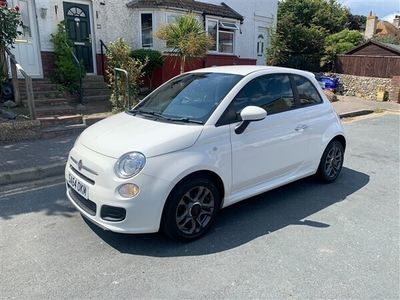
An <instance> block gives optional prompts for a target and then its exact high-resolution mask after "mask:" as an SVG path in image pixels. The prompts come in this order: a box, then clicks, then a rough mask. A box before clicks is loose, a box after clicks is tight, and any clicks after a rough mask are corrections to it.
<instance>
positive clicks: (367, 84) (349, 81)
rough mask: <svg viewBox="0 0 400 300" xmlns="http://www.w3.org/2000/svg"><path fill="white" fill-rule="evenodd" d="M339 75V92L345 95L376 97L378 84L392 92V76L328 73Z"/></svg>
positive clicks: (365, 97)
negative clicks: (379, 76)
mask: <svg viewBox="0 0 400 300" xmlns="http://www.w3.org/2000/svg"><path fill="white" fill-rule="evenodd" d="M326 75H327V76H332V75H335V76H336V77H339V89H338V92H339V93H340V94H342V95H345V96H356V97H359V98H364V99H371V100H375V99H376V97H377V96H376V94H377V90H378V86H384V87H385V91H387V92H388V93H389V94H390V92H391V89H392V88H391V78H378V77H364V76H355V75H347V74H337V73H336V74H332V73H330V74H326Z"/></svg>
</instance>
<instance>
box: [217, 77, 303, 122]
mask: <svg viewBox="0 0 400 300" xmlns="http://www.w3.org/2000/svg"><path fill="white" fill-rule="evenodd" d="M249 105H253V106H259V107H261V108H263V109H265V110H266V111H267V113H268V115H273V114H276V113H281V112H284V111H288V110H291V109H294V108H295V106H296V105H295V101H294V95H293V91H292V87H291V84H290V78H289V76H288V75H284V74H276V75H265V76H261V77H258V78H255V79H253V80H252V81H250V82H249V83H248V84H247V85H245V86H244V87H243V88H242V89H241V90H240V92H239V93H238V94H237V95H236V97H235V99H234V100H232V102H231V104H230V106H229V107H228V109H227V111H226V112H225V114H226V116H224V117H223V121H222V122H223V123H225V124H226V123H231V122H235V121H240V112H241V110H242V109H243V108H245V107H246V106H249Z"/></svg>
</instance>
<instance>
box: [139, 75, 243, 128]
mask: <svg viewBox="0 0 400 300" xmlns="http://www.w3.org/2000/svg"><path fill="white" fill-rule="evenodd" d="M240 79H242V76H240V75H235V74H224V73H189V74H183V75H181V76H179V77H177V78H175V79H173V80H172V81H170V82H169V83H167V84H166V85H164V86H162V87H161V88H159V89H158V90H156V91H155V92H153V93H151V94H150V95H149V96H147V97H146V98H145V99H144V100H143V101H142V102H140V103H139V104H138V105H137V106H136V107H135V109H134V111H135V112H136V113H140V112H143V113H147V114H149V113H151V114H153V115H158V116H161V117H165V118H170V119H171V118H175V119H191V120H196V121H199V122H202V123H205V122H206V121H207V119H208V118H209V116H210V115H211V114H212V112H213V111H214V109H215V108H216V107H217V106H218V105H219V103H220V102H221V100H222V99H223V98H224V97H225V96H226V94H227V93H228V92H229V91H230V90H231V89H232V88H233V87H234V86H235V85H236V83H238V82H239V80H240Z"/></svg>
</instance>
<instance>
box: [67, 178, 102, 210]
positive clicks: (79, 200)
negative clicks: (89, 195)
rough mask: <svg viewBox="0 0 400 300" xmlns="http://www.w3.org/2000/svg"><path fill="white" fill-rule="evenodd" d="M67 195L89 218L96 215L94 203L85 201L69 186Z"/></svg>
mask: <svg viewBox="0 0 400 300" xmlns="http://www.w3.org/2000/svg"><path fill="white" fill-rule="evenodd" d="M68 193H69V195H70V196H71V198H72V200H73V201H74V202H75V203H76V204H77V205H78V206H79V207H80V208H82V209H83V210H84V211H85V212H87V213H88V214H89V215H91V216H95V215H96V209H97V206H96V203H94V202H93V201H90V200H89V199H85V198H84V197H82V196H81V195H79V194H78V193H77V192H75V191H74V190H73V189H72V188H71V187H70V186H69V185H68Z"/></svg>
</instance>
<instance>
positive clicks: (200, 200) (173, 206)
mask: <svg viewBox="0 0 400 300" xmlns="http://www.w3.org/2000/svg"><path fill="white" fill-rule="evenodd" d="M220 203H221V199H220V194H219V192H218V189H217V188H216V186H215V185H214V183H213V182H212V181H211V180H209V179H207V178H190V179H189V180H185V181H184V182H182V183H180V184H179V185H178V186H177V187H175V189H174V190H173V192H172V193H171V195H170V197H169V198H168V200H167V203H166V205H165V208H164V213H163V220H162V224H161V227H162V230H163V231H164V233H165V234H166V235H167V236H169V237H170V238H172V239H174V240H180V241H191V240H194V239H196V238H199V237H200V236H202V235H203V234H205V233H206V232H207V230H208V229H209V228H210V226H211V224H212V223H213V221H214V220H215V218H216V216H217V213H218V210H219V207H220Z"/></svg>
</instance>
